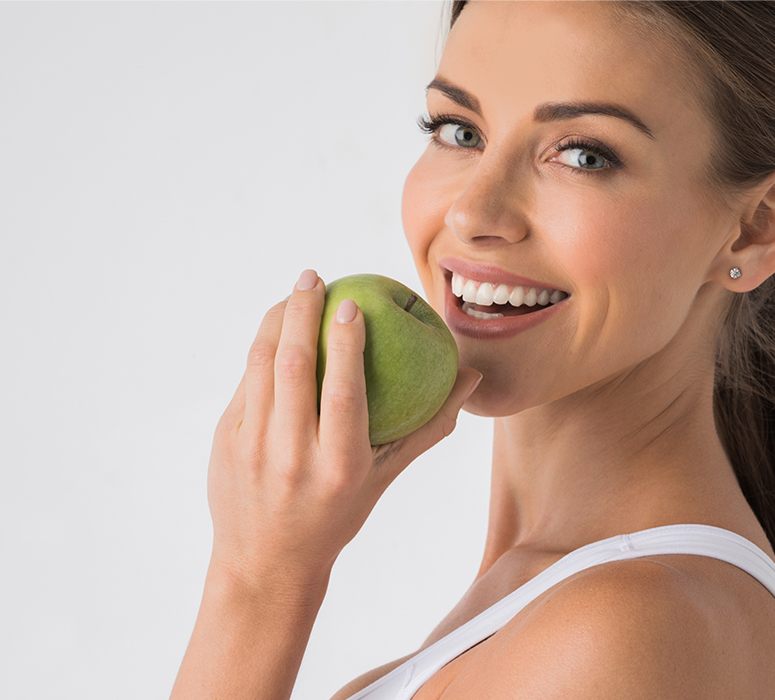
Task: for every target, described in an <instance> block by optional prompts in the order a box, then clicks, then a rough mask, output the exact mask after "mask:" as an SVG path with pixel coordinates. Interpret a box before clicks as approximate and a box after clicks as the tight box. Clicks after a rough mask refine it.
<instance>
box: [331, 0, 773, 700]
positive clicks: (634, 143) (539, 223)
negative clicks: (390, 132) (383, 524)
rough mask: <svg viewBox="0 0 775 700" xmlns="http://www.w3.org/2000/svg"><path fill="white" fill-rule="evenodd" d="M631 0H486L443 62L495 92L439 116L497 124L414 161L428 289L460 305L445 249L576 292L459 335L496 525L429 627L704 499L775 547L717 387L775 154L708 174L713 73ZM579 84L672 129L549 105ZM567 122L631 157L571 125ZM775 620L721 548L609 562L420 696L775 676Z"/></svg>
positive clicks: (714, 511)
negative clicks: (565, 114) (497, 331)
mask: <svg viewBox="0 0 775 700" xmlns="http://www.w3.org/2000/svg"><path fill="white" fill-rule="evenodd" d="M613 5H614V4H613V3H609V2H484V1H480V0H473V2H469V3H468V4H467V6H466V7H465V9H464V10H463V12H462V14H461V15H460V17H459V18H458V20H457V22H456V24H455V26H454V27H453V28H452V30H451V32H450V34H449V36H448V39H447V42H446V45H445V48H444V53H443V56H442V59H441V62H440V65H439V67H438V69H437V71H436V76H435V77H442V78H444V79H446V80H447V81H448V82H451V83H453V84H455V85H457V86H460V87H462V88H464V89H465V90H467V91H468V92H469V93H471V94H473V95H474V97H475V98H476V99H477V100H478V102H479V104H480V106H481V112H482V114H481V116H480V115H479V114H477V113H476V112H475V111H473V110H471V109H468V108H465V107H463V106H461V105H460V104H458V103H457V102H456V101H453V100H452V99H450V97H448V96H447V95H445V94H444V93H443V92H442V91H440V90H437V89H433V88H432V89H430V90H429V91H428V93H427V106H428V111H429V112H430V114H431V115H434V114H439V113H441V112H444V113H451V114H452V115H453V116H455V117H459V118H461V119H463V120H465V121H466V122H468V123H470V124H472V125H473V126H474V127H475V128H474V129H469V128H467V127H463V126H459V125H455V124H447V125H445V126H442V127H440V129H439V130H438V131H437V132H436V134H435V135H436V138H437V139H438V140H439V141H441V142H442V143H443V144H444V145H446V146H448V148H442V147H439V146H437V145H434V144H433V143H429V145H428V147H427V148H426V150H425V151H424V152H423V154H422V155H421V157H420V158H419V160H418V161H417V163H416V164H415V165H414V167H413V168H412V169H411V171H410V172H409V174H408V176H407V178H406V182H405V186H404V192H403V201H402V218H403V224H404V231H405V235H406V238H407V241H408V243H409V246H410V249H411V252H412V256H413V259H414V262H415V266H416V268H417V270H418V274H419V276H420V279H421V281H422V284H423V287H424V289H425V292H426V297H427V298H428V300H429V303H430V304H431V305H432V306H433V307H434V308H435V309H436V311H437V312H438V313H439V314H441V315H443V314H444V293H445V284H446V281H445V278H444V271H443V270H442V269H440V266H439V262H438V261H439V259H441V258H442V257H445V256H453V257H459V258H465V259H468V260H471V261H474V262H484V263H494V264H496V265H498V266H500V267H502V268H505V269H507V270H510V271H512V272H514V273H516V274H522V275H525V276H528V277H532V278H534V279H538V280H548V281H552V282H555V283H556V284H557V286H558V287H559V288H561V289H563V290H565V291H569V292H571V294H572V298H571V299H570V300H569V301H568V302H567V306H566V308H565V309H564V310H563V311H562V312H560V313H557V314H555V315H554V316H553V318H552V319H550V320H548V321H546V322H544V323H542V324H539V325H537V326H534V327H532V328H530V329H528V330H527V331H525V332H523V333H521V334H518V335H516V336H513V337H511V338H508V339H504V340H502V341H501V340H495V341H493V340H488V341H477V340H474V339H471V338H469V337H465V336H456V340H457V343H458V348H459V351H460V358H461V359H460V361H461V364H463V365H466V366H471V367H475V368H476V369H478V370H480V371H481V372H482V373H483V376H484V378H483V381H482V382H481V384H480V385H479V387H478V389H477V390H476V391H475V392H474V394H473V395H472V396H471V397H470V398H469V399H468V401H467V402H466V404H465V407H464V408H465V410H467V411H468V412H470V413H472V414H475V415H479V416H491V417H493V418H494V425H493V429H494V430H493V448H492V455H493V458H492V473H491V497H490V511H489V527H488V531H487V537H486V542H485V546H484V552H483V556H482V561H481V565H480V569H479V572H478V573H477V576H476V579H475V580H474V582H473V584H472V586H471V588H470V589H469V590H468V591H467V592H466V595H465V596H464V597H463V599H461V601H460V603H459V604H458V605H457V606H456V607H455V609H454V610H453V611H452V612H451V613H450V614H449V615H448V617H447V618H445V620H443V621H442V622H441V624H440V625H439V626H438V627H437V628H436V630H434V632H433V633H432V634H431V636H430V637H429V638H428V639H427V640H426V641H425V643H424V644H423V645H422V646H421V647H420V650H422V649H425V648H427V647H428V646H429V645H430V644H432V643H433V642H434V641H436V640H438V639H439V638H441V637H443V636H444V635H445V634H447V633H449V632H451V631H452V630H454V629H455V628H456V627H458V626H459V625H461V624H463V623H464V622H466V621H467V620H469V619H471V618H472V617H473V616H474V615H476V614H478V613H479V612H481V611H482V610H484V609H486V608H487V607H489V606H490V605H492V604H493V603H495V602H496V601H497V600H499V599H501V598H502V597H503V596H504V595H506V594H507V593H508V592H510V591H512V590H514V588H516V587H517V586H518V585H520V584H521V583H524V582H525V581H526V580H527V579H529V578H531V577H533V576H535V575H537V574H538V573H540V571H542V570H543V569H545V568H546V567H547V566H549V565H550V564H552V563H554V562H555V561H557V560H558V559H559V558H560V557H562V556H563V555H564V554H567V553H568V552H570V551H572V550H574V549H577V548H578V547H581V546H583V545H584V544H587V543H590V542H593V541H597V540H600V539H603V538H607V537H611V536H614V535H618V534H621V533H627V532H633V531H637V530H642V529H646V528H650V527H656V526H659V525H667V524H673V523H693V522H694V523H705V524H710V525H716V526H718V527H724V528H727V529H730V530H732V531H734V532H737V533H738V534H741V535H742V536H744V537H746V538H748V539H749V540H751V541H752V542H754V543H755V544H756V545H758V546H759V547H760V548H761V549H762V550H763V551H764V552H765V553H766V554H768V555H769V556H770V557H771V558H774V559H775V552H773V549H772V547H771V545H770V543H769V541H768V539H767V537H766V534H765V532H764V530H763V529H762V527H761V525H760V524H759V522H758V520H757V519H756V517H755V515H754V513H753V511H752V510H751V508H750V506H749V505H748V503H747V502H746V500H745V497H744V496H743V493H742V491H741V489H740V486H739V484H738V483H737V480H736V478H735V475H734V472H733V469H732V465H731V464H730V462H729V460H728V458H727V456H726V454H725V452H724V449H723V447H722V445H721V442H720V439H719V436H718V434H717V432H716V429H715V424H714V419H713V407H712V396H713V375H714V364H713V360H714V358H713V348H714V336H715V333H716V332H717V331H718V329H719V325H720V321H721V310H722V309H723V307H724V305H725V304H726V303H727V301H728V300H729V298H730V295H731V294H735V293H742V292H747V291H750V290H752V289H755V288H756V287H758V286H759V285H760V284H762V282H764V281H765V280H766V279H767V278H768V277H770V276H771V275H772V274H774V273H775V214H774V213H773V212H774V210H775V174H773V175H772V176H770V177H769V178H768V179H767V180H765V181H764V182H763V183H762V184H760V185H758V186H756V187H751V188H750V189H749V190H748V191H747V192H745V193H744V194H743V196H740V197H736V198H734V197H731V196H724V197H722V196H718V195H716V194H715V193H714V192H713V191H712V190H711V188H710V187H709V185H708V184H707V183H706V181H705V179H704V172H703V169H704V168H705V166H706V164H707V163H708V162H709V160H710V159H712V158H714V157H715V155H716V150H715V149H714V132H713V126H712V123H711V121H710V119H709V117H708V116H707V115H706V114H705V113H704V112H703V110H702V107H701V106H700V104H699V100H698V93H697V91H696V90H697V86H698V85H699V80H698V78H697V77H696V76H693V75H692V74H691V72H690V69H689V67H688V64H686V62H685V61H684V59H683V56H682V54H681V53H680V51H679V49H678V48H676V47H674V46H673V45H671V44H670V43H669V40H668V38H667V37H666V36H665V35H664V34H660V35H658V36H646V35H644V34H643V33H641V32H639V31H636V30H635V29H634V27H632V26H631V25H628V24H626V23H624V22H622V21H621V20H620V19H618V18H617V17H615V16H614V14H613V12H612V8H613ZM560 101H605V102H613V103H617V104H620V105H623V106H624V107H626V108H627V109H628V110H630V111H631V112H634V113H635V114H636V115H637V116H638V117H639V118H640V120H641V121H642V122H645V124H646V125H647V126H648V127H649V128H650V129H651V131H652V132H653V135H654V138H653V139H652V138H649V137H648V136H647V135H646V134H644V133H642V132H641V131H639V130H638V129H636V128H635V127H633V126H632V125H630V124H629V123H628V122H626V121H624V120H621V119H617V118H614V117H611V116H602V115H583V116H579V117H576V118H573V119H564V120H561V121H552V122H542V123H539V122H536V121H534V120H533V111H534V109H535V108H536V106H538V105H540V104H543V103H546V102H560ZM570 137H579V138H582V139H583V140H590V139H591V140H593V141H597V142H598V143H600V144H603V145H604V146H607V147H608V148H610V149H613V151H614V152H615V153H616V154H617V155H618V156H619V158H620V159H621V161H622V163H623V165H622V166H621V167H619V168H604V169H600V168H601V164H606V165H608V164H609V161H606V159H605V156H602V155H600V154H596V153H594V152H590V151H588V150H586V149H578V148H576V149H569V150H564V151H560V150H558V147H559V146H562V145H563V143H564V142H567V141H568V140H569V138H570ZM591 163H594V165H592V164H591ZM584 170H586V171H588V172H583V171H584ZM734 266H737V267H739V268H740V269H741V270H742V272H743V274H742V277H740V278H739V279H733V278H731V277H730V276H729V270H730V268H732V267H734ZM480 466H481V465H477V464H472V465H470V467H471V468H472V469H479V468H480ZM633 571H634V572H636V573H637V575H635V576H633V575H632V573H633ZM647 573H650V574H651V575H648V576H647V575H646V574H647ZM638 601H644V605H639V604H638ZM633 620H636V621H637V623H638V624H635V625H633V624H631V623H632V621H633ZM773 628H775V603H774V602H773V599H772V596H771V595H770V594H769V592H768V591H767V590H766V589H765V588H764V587H763V586H762V585H761V584H760V583H759V582H757V581H756V580H754V579H753V578H752V577H750V576H748V575H747V574H746V573H745V572H743V571H741V570H739V569H737V568H736V567H733V566H731V565H729V564H727V563H725V562H722V561H719V560H716V559H712V558H708V557H697V556H692V555H670V556H665V557H648V558H643V559H641V560H640V561H639V562H637V563H636V562H625V563H624V564H621V563H614V564H610V565H603V566H598V567H596V568H595V569H593V570H590V571H585V572H581V573H580V574H577V575H576V576H573V577H571V578H570V579H568V580H567V581H566V582H564V584H563V585H561V586H558V587H557V588H555V589H553V590H550V591H548V592H547V593H546V594H545V595H543V596H541V597H539V599H537V600H536V601H534V603H533V604H531V606H530V610H529V611H528V610H527V609H526V610H524V611H522V612H521V613H520V614H518V615H517V616H515V618H514V619H513V620H511V621H510V622H509V623H508V624H507V625H506V626H505V627H504V628H502V629H501V630H500V631H499V633H497V634H496V635H494V636H493V637H491V638H490V639H488V640H485V641H483V642H482V643H481V644H479V645H477V646H476V647H474V648H473V649H472V650H469V651H468V652H466V653H464V654H462V655H461V656H460V657H458V658H456V659H455V660H453V661H452V662H450V663H449V664H447V665H446V666H445V667H444V668H442V669H441V670H440V671H439V672H437V674H436V675H435V676H434V677H433V678H431V679H430V680H429V681H428V682H427V683H426V684H425V685H424V686H423V688H421V690H420V691H419V692H418V693H417V695H416V700H435V698H438V697H441V696H443V697H444V698H445V700H459V699H462V698H469V697H483V696H484V694H485V693H486V696H487V697H489V698H512V697H525V698H528V697H531V698H532V697H535V698H539V697H540V698H542V699H544V700H545V699H547V698H565V697H575V698H590V699H591V698H596V699H599V698H618V697H624V696H625V695H626V696H628V697H629V696H632V697H644V698H646V697H666V698H667V697H671V698H672V697H676V698H678V697H707V698H711V697H712V698H716V697H718V698H722V697H730V692H736V693H741V695H740V697H763V696H764V694H765V693H766V692H769V689H771V687H772V686H773V684H774V683H775V676H773V672H772V670H771V659H772V658H773V655H775V640H773V637H772V629H773ZM611 639H616V640H618V641H619V642H621V643H618V644H616V645H611V644H610V643H608V642H609V640H611ZM625 642H626V644H625V645H624V646H623V644H624V643H625ZM569 646H570V647H574V648H575V649H577V650H579V652H584V653H576V654H573V655H568V654H566V652H567V651H568V650H569ZM646 652H648V654H647V653H646ZM652 652H653V653H652ZM413 653H416V652H413ZM558 655H559V656H558ZM560 657H561V658H562V660H563V663H564V664H565V671H566V672H565V673H564V674H558V673H557V671H556V665H557V663H558V658H560ZM406 658H408V657H404V659H406ZM404 659H401V660H399V661H398V662H395V663H391V664H387V665H385V666H383V667H381V668H380V669H379V670H378V671H377V672H371V673H367V674H364V675H363V676H361V677H360V678H359V679H356V680H355V681H353V682H351V683H350V684H348V686H346V687H345V689H343V691H345V692H340V693H338V694H337V695H335V696H334V697H335V698H336V699H337V700H339V698H342V697H347V695H348V694H350V693H353V692H355V691H357V690H358V689H359V688H362V687H364V686H365V685H366V684H368V683H369V682H372V681H373V680H375V679H376V678H377V677H379V676H382V675H384V674H385V673H387V672H389V671H390V670H391V669H392V668H394V667H395V666H396V665H397V664H398V663H400V661H402V660H404ZM636 663H637V669H636V668H635V664H636ZM612 669H621V671H620V672H618V673H611V670H612ZM635 670H639V672H640V673H635V672H634V671H635ZM679 677H680V679H681V682H682V683H683V684H684V685H683V686H681V685H679V684H678V683H677V680H676V679H677V678H679ZM579 678H585V679H586V683H587V684H586V685H585V686H584V687H581V686H580V685H578V683H575V679H579ZM649 679H651V680H650V681H649Z"/></svg>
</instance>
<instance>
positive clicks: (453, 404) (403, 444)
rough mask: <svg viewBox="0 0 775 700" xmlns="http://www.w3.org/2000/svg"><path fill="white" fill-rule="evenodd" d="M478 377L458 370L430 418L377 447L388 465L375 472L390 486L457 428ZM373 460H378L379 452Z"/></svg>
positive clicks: (474, 371) (468, 371) (467, 371)
mask: <svg viewBox="0 0 775 700" xmlns="http://www.w3.org/2000/svg"><path fill="white" fill-rule="evenodd" d="M481 378H482V374H481V372H479V371H478V370H475V369H468V368H467V369H466V370H464V371H459V372H458V375H457V380H456V381H455V385H454V386H453V387H452V391H450V393H449V396H448V397H447V400H446V401H445V402H444V404H443V405H442V407H441V408H440V409H439V410H438V412H437V413H436V415H435V416H434V417H433V418H431V419H430V420H429V421H428V422H427V423H426V424H425V425H423V426H422V427H420V428H418V429H417V430H415V431H414V432H413V433H411V434H410V435H407V436H406V437H405V438H402V439H401V440H397V441H395V442H393V443H388V444H387V445H384V446H381V447H384V448H385V451H386V453H387V454H388V455H389V458H388V460H387V461H389V462H390V466H388V465H385V468H384V469H377V470H375V473H377V474H379V473H380V472H384V473H385V474H386V476H387V480H388V483H390V482H392V481H393V479H395V478H396V477H397V476H398V475H399V474H400V473H401V472H402V471H403V470H404V469H405V468H406V467H407V466H408V465H409V464H411V463H412V462H414V460H415V459H417V457H419V456H420V455H421V454H423V453H424V452H427V451H428V450H429V449H430V448H431V447H433V446H434V445H435V444H437V443H438V442H441V441H442V440H443V439H444V438H445V437H448V436H449V435H450V434H451V433H452V431H453V430H454V429H455V427H456V426H457V417H458V415H459V414H460V409H461V408H462V407H463V405H464V404H465V402H466V401H467V400H468V397H469V396H471V394H472V393H473V392H474V391H475V390H476V387H477V386H478V385H479V382H480V381H481ZM376 458H377V460H379V458H380V456H379V451H378V452H377V456H376Z"/></svg>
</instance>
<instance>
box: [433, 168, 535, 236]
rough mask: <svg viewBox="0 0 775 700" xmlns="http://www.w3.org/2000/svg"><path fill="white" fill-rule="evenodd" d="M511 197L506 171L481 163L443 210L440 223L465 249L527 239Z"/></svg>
mask: <svg viewBox="0 0 775 700" xmlns="http://www.w3.org/2000/svg"><path fill="white" fill-rule="evenodd" d="M515 193H518V189H517V187H516V186H515V178H512V177H510V174H509V172H508V169H507V168H504V167H503V166H502V165H501V166H498V165H497V164H495V163H492V162H491V163H489V165H488V164H486V163H485V162H484V160H482V161H480V163H479V165H478V167H477V168H476V170H475V171H474V172H473V173H472V175H471V179H470V180H469V181H468V183H467V186H466V187H465V188H464V189H463V191H462V192H461V193H460V194H459V195H458V196H457V198H456V199H455V200H454V201H453V203H452V205H451V206H450V207H449V209H448V210H447V213H446V214H445V215H444V223H445V224H446V225H447V227H448V228H449V230H450V231H452V232H453V233H454V234H455V236H457V238H459V239H460V240H461V241H462V242H463V243H465V244H467V245H472V246H502V245H504V244H508V243H517V242H518V241H520V240H522V239H523V238H524V237H525V236H526V235H527V233H528V230H529V225H528V221H527V217H526V216H525V213H524V210H523V207H522V206H521V205H520V196H519V195H518V194H515Z"/></svg>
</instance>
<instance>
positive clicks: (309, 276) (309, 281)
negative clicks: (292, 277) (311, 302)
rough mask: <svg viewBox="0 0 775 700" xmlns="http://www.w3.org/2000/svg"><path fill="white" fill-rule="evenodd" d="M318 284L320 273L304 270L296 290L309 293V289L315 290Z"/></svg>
mask: <svg viewBox="0 0 775 700" xmlns="http://www.w3.org/2000/svg"><path fill="white" fill-rule="evenodd" d="M317 283H318V273H317V272H315V270H304V272H302V273H301V275H299V280H298V282H296V289H300V290H301V291H307V290H308V289H314V288H315V285H316V284H317Z"/></svg>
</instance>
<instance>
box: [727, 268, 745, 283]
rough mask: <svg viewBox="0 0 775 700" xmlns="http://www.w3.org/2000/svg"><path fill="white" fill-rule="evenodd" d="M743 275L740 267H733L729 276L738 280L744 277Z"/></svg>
mask: <svg viewBox="0 0 775 700" xmlns="http://www.w3.org/2000/svg"><path fill="white" fill-rule="evenodd" d="M742 274H743V273H742V272H741V271H740V268H739V267H733V268H732V269H731V270H730V271H729V276H730V277H731V278H732V279H733V280H736V279H737V278H738V277H741V276H742Z"/></svg>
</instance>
